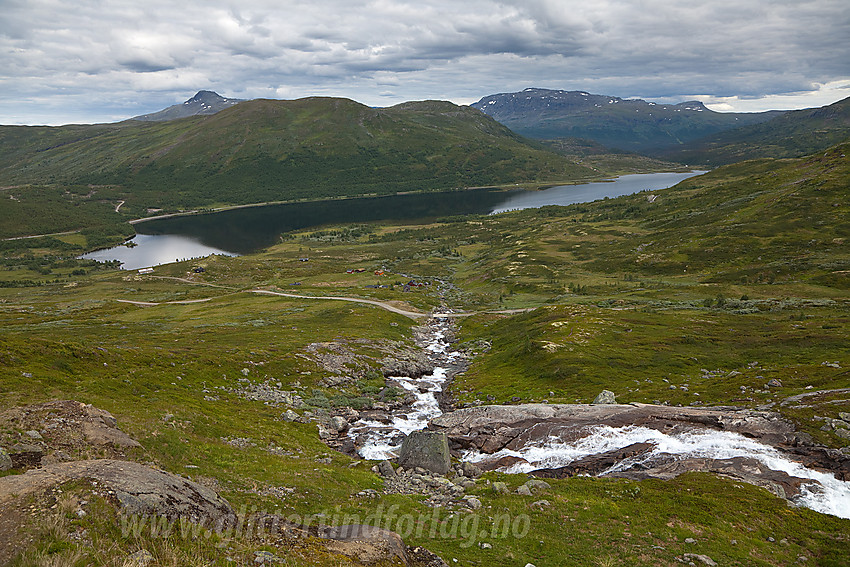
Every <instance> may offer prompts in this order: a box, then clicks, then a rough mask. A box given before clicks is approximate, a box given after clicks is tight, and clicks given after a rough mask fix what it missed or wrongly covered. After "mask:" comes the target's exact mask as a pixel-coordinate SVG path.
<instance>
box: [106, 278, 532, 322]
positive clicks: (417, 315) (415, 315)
mask: <svg viewBox="0 0 850 567" xmlns="http://www.w3.org/2000/svg"><path fill="white" fill-rule="evenodd" d="M159 277H164V276H159ZM168 279H174V280H177V281H182V282H186V283H193V284H199V285H215V284H206V283H204V282H193V281H191V280H187V279H184V278H168ZM215 287H225V286H215ZM244 292H245V293H256V294H258V295H274V296H278V297H290V298H293V299H316V300H322V299H324V300H329V301H349V302H352V303H365V304H367V305H374V306H375V307H380V308H381V309H386V310H387V311H390V312H392V313H397V314H399V315H404V316H405V317H410V318H411V319H413V320H419V319H423V318H430V317H448V318H456V317H470V316H472V315H477V314H479V313H493V314H501V315H513V314H515V313H525V312H526V311H532V310H533V308H526V309H502V310H497V311H467V312H461V313H451V312H445V313H441V312H433V313H424V312H422V311H411V310H409V309H403V308H401V307H398V306H396V305H393V304H392V303H391V302H389V301H378V300H376V299H363V298H360V297H343V296H333V295H298V294H295V293H284V292H282V291H271V290H268V289H249V290H244ZM236 293H241V292H236ZM212 299H215V298H214V297H206V298H203V299H185V300H180V301H162V302H156V301H134V300H130V299H116V300H115V301H119V302H121V303H130V304H132V305H138V306H141V307H155V306H157V305H186V304H190V303H204V302H207V301H210V300H212Z"/></svg>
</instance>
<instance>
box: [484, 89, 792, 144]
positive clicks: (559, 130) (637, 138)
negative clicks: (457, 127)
mask: <svg viewBox="0 0 850 567" xmlns="http://www.w3.org/2000/svg"><path fill="white" fill-rule="evenodd" d="M472 106H473V107H474V108H477V109H479V110H481V111H482V112H484V113H486V114H487V115H489V116H492V117H493V118H495V119H496V120H498V121H499V122H501V123H502V124H504V125H506V126H508V127H509V128H511V129H512V130H514V131H515V132H519V133H520V134H522V135H524V136H528V137H530V138H540V139H553V138H585V139H588V140H593V141H595V142H598V143H600V144H603V145H605V146H608V147H610V148H617V149H621V150H628V151H634V152H641V153H646V152H650V151H658V150H660V149H662V148H667V147H671V146H677V145H679V144H682V143H685V142H688V141H690V140H695V139H698V138H701V137H704V136H707V135H710V134H713V133H715V132H720V131H724V130H729V129H732V128H738V127H740V126H743V125H747V124H754V123H759V122H764V121H766V120H769V119H771V118H772V117H774V116H776V114H778V113H777V112H762V113H720V112H713V111H711V110H709V109H708V108H706V107H705V106H704V105H703V104H702V103H701V102H698V101H688V102H682V103H679V104H656V103H653V102H647V101H644V100H640V99H622V98H619V97H615V96H604V95H594V94H590V93H586V92H582V91H554V90H548V89H525V90H524V91H521V92H518V93H503V94H497V95H490V96H487V97H484V98H482V99H481V100H480V101H478V102H476V103H474V104H473V105H472Z"/></svg>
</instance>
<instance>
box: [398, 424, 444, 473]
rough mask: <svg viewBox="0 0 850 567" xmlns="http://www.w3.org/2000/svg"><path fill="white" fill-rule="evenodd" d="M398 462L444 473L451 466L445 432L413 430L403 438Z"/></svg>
mask: <svg viewBox="0 0 850 567" xmlns="http://www.w3.org/2000/svg"><path fill="white" fill-rule="evenodd" d="M398 464H399V465H401V466H403V467H407V468H415V467H422V468H423V469H426V470H429V471H431V472H433V473H437V474H446V473H447V472H449V468H450V467H451V455H450V453H449V443H448V439H447V438H446V434H445V433H443V432H437V431H413V432H411V433H410V435H408V436H407V437H405V438H404V442H403V443H402V444H401V450H400V451H399V457H398Z"/></svg>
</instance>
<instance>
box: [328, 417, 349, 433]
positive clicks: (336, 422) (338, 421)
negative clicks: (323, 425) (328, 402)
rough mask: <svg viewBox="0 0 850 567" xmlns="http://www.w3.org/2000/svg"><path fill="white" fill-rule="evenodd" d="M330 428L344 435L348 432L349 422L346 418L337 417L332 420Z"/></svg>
mask: <svg viewBox="0 0 850 567" xmlns="http://www.w3.org/2000/svg"><path fill="white" fill-rule="evenodd" d="M330 426H331V429H332V430H333V431H336V432H337V433H343V432H345V431H347V430H348V421H346V419H345V418H344V417H341V416H338V415H335V416H333V417H332V418H331V421H330Z"/></svg>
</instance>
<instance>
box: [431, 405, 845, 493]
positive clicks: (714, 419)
mask: <svg viewBox="0 0 850 567" xmlns="http://www.w3.org/2000/svg"><path fill="white" fill-rule="evenodd" d="M598 426H609V427H611V428H624V427H644V428H648V429H652V430H655V431H658V432H661V433H664V434H666V435H676V434H687V433H693V432H704V431H718V432H730V433H736V434H739V435H742V436H743V437H745V438H747V439H751V440H756V441H758V442H760V443H762V444H764V445H767V446H769V447H773V448H775V449H777V450H778V451H780V452H781V454H783V455H784V456H785V457H786V458H787V459H789V460H792V461H795V462H797V463H800V464H802V465H804V466H805V467H807V468H809V469H815V470H820V471H824V472H827V473H830V474H831V475H832V476H834V477H835V478H836V479H838V480H847V479H850V456H848V455H846V454H845V453H843V452H841V451H838V450H835V449H830V448H827V447H823V446H819V445H816V444H814V443H813V442H812V441H811V438H810V437H809V436H808V435H806V434H804V433H799V432H796V431H795V429H794V426H793V425H792V424H791V423H790V422H788V421H787V420H785V419H783V418H782V417H781V416H779V415H778V414H775V413H771V412H766V411H754V410H740V409H738V408H734V407H714V408H696V407H669V406H658V405H646V404H631V405H622V404H617V405H601V404H597V405H571V404H565V405H542V404H527V405H519V406H482V407H475V408H464V409H460V410H457V411H455V412H452V413H448V414H444V415H442V416H439V417H437V418H435V419H433V420H432V422H431V425H430V427H431V429H433V430H435V431H442V432H445V433H446V435H447V437H448V439H449V445H450V447H451V449H452V450H453V452H454V453H455V454H456V455H461V454H463V453H464V452H468V451H474V452H477V453H479V454H484V455H485V457H484V458H483V459H482V460H481V461H480V462H478V465H479V466H481V467H482V468H484V469H487V470H494V469H497V468H506V467H510V466H514V465H516V464H518V463H521V464H526V465H527V464H528V463H527V461H524V460H523V459H522V457H518V456H515V455H508V456H504V455H503V454H502V455H501V456H500V455H499V454H497V453H499V452H500V451H503V450H504V451H506V452H508V453H511V452H515V451H516V452H518V451H520V450H521V449H523V448H524V447H527V446H530V445H538V446H539V445H541V444H543V443H545V442H547V441H551V440H558V441H561V442H564V443H565V444H574V443H576V442H578V441H579V440H582V439H584V438H585V437H587V436H588V434H589V428H593V427H598ZM654 450H655V445H654V444H653V443H652V442H651V441H649V442H641V443H634V444H631V445H628V446H626V447H623V448H618V449H614V450H609V451H602V452H600V453H596V454H591V455H588V456H584V457H582V458H577V459H576V460H573V461H572V462H570V463H569V464H567V465H566V466H562V467H555V468H541V469H538V470H534V471H533V472H532V473H531V474H533V475H535V476H539V477H547V478H563V477H569V476H573V475H576V474H589V475H599V474H609V475H611V476H623V477H629V478H672V477H674V476H677V475H679V474H682V473H684V472H688V471H707V472H716V473H718V474H723V475H725V476H729V477H732V478H737V479H740V480H744V481H746V482H750V483H752V484H757V485H760V486H764V487H766V488H768V489H770V490H771V491H772V492H774V493H775V494H777V495H779V496H782V497H785V498H792V497H794V496H797V495H798V494H799V493H800V485H801V483H803V482H811V481H810V480H806V479H801V478H797V477H793V476H790V475H788V474H786V473H783V472H779V471H772V470H770V469H769V468H767V467H766V466H765V465H764V464H762V463H760V462H758V461H756V460H754V459H750V458H747V457H734V458H728V459H727V458H723V459H720V458H687V457H685V458H683V457H677V456H675V455H672V454H670V455H665V454H664V453H662V454H660V455H658V454H653V456H652V458H650V459H647V458H646V455H648V454H649V453H650V452H651V451H654ZM486 455H494V456H493V457H492V458H489V459H488V458H486Z"/></svg>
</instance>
